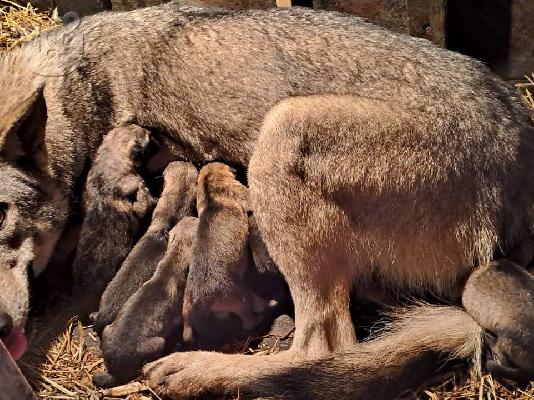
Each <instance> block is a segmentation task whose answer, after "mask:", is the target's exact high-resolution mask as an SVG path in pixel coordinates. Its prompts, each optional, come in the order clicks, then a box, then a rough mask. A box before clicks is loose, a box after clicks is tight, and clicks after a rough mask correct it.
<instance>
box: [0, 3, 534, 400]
mask: <svg viewBox="0 0 534 400" xmlns="http://www.w3.org/2000/svg"><path fill="white" fill-rule="evenodd" d="M117 26H120V27H121V29H120V30H117ZM72 28H73V26H67V27H66V28H64V29H63V30H60V31H57V32H51V33H48V34H45V35H44V36H43V37H42V38H39V39H37V40H35V41H33V42H32V43H30V44H27V45H25V46H22V47H20V48H19V49H15V50H13V51H10V52H8V53H6V54H4V55H3V56H2V57H1V59H0V87H2V92H1V93H0V121H1V124H0V126H1V127H2V128H1V129H0V143H2V144H1V145H0V148H1V150H2V151H4V150H5V149H6V148H9V145H10V144H11V145H12V144H13V143H16V141H17V140H16V139H17V138H18V137H25V138H26V139H27V138H29V137H32V138H40V140H38V141H37V143H40V142H42V143H43V146H41V147H39V148H37V149H36V148H31V149H29V148H26V149H25V150H24V149H23V150H24V151H23V154H25V155H26V157H25V159H26V160H28V159H30V160H31V164H33V165H34V166H36V167H37V168H39V169H40V170H41V171H42V173H43V174H45V176H46V177H47V178H48V179H50V181H51V182H52V183H53V185H54V186H55V188H56V189H55V190H58V191H59V192H61V193H63V194H64V195H67V196H70V203H69V205H70V206H72V205H73V201H74V200H73V199H75V197H76V194H77V193H76V182H77V180H79V179H80V178H81V177H82V176H83V174H82V173H83V171H84V168H86V166H87V165H88V164H89V163H90V161H91V159H92V156H93V155H94V152H95V150H96V148H97V147H98V145H99V143H100V141H101V138H102V136H103V135H104V134H105V133H106V132H107V131H108V130H109V129H110V128H111V127H114V126H117V125H118V124H121V123H124V122H133V123H137V124H139V125H141V126H147V127H151V128H157V129H159V130H161V131H162V133H163V134H164V135H165V137H166V138H167V144H168V145H169V146H170V147H171V149H172V150H173V152H174V153H175V154H176V155H177V156H179V157H183V158H184V159H187V160H189V161H192V162H195V163H199V164H201V163H205V162H208V161H213V160H221V161H224V162H225V163H230V164H234V165H237V166H242V167H246V166H248V172H249V183H250V198H251V205H252V209H253V211H254V213H255V217H256V219H257V222H258V227H259V231H260V232H261V236H262V238H263V240H264V242H265V244H266V247H267V249H268V252H269V254H270V255H271V256H272V258H273V260H274V261H275V262H276V265H278V267H279V268H280V270H281V272H282V274H283V275H284V277H285V278H286V280H287V282H288V284H289V288H290V291H291V295H292V298H293V300H294V303H295V317H296V333H295V341H294V345H293V347H292V349H291V350H290V351H289V352H287V353H286V354H283V355H280V356H277V357H275V356H273V357H266V358H265V359H264V360H263V359H262V358H261V357H249V358H246V357H244V358H243V357H237V358H232V356H226V355H220V354H209V353H208V354H205V353H182V354H178V353H177V354H174V355H171V356H168V357H167V358H165V359H163V360H162V361H160V363H158V364H157V365H158V366H160V367H157V368H153V366H151V367H149V368H148V369H147V371H148V376H149V378H150V379H151V381H152V383H153V385H154V386H155V387H156V388H157V389H158V390H160V391H166V392H167V393H168V394H169V395H170V396H171V397H174V398H182V397H186V396H189V395H194V394H196V393H199V392H200V393H202V392H207V391H220V390H224V391H228V390H231V389H232V388H236V386H235V385H236V384H241V385H243V384H247V382H250V381H252V380H253V379H254V377H255V376H257V375H258V374H261V368H262V365H265V364H266V363H267V364H268V365H271V366H272V365H277V366H278V367H279V368H284V360H285V361H287V360H292V361H293V362H295V361H297V360H304V359H314V358H318V357H322V356H326V355H327V354H329V353H331V352H335V351H346V350H347V349H351V348H353V347H354V346H355V345H356V338H355V336H354V331H353V327H352V322H351V319H350V316H349V315H348V311H347V310H348V298H349V291H350V288H351V286H353V284H354V283H355V282H357V283H359V282H362V283H363V284H365V282H366V280H368V279H369V277H371V276H373V277H375V278H376V279H378V280H379V281H380V283H381V284H382V285H383V287H384V288H386V289H388V290H394V291H398V292H400V293H402V294H404V295H408V296H409V295H413V296H418V295H420V294H421V292H434V293H437V294H439V295H441V296H442V297H444V298H447V297H452V296H453V295H454V294H456V293H458V291H459V290H460V289H461V282H463V280H464V279H465V278H466V277H467V276H468V275H469V273H470V272H471V271H472V270H474V269H475V268H476V267H478V266H479V265H483V264H485V263H486V262H488V261H489V260H490V259H491V258H492V255H493V252H494V250H495V249H497V248H500V249H502V250H503V252H504V255H505V256H506V254H507V253H508V252H509V251H511V250H512V249H513V248H516V247H517V246H520V244H521V243H522V242H524V241H528V240H531V235H532V229H531V228H532V225H533V222H534V221H533V216H532V211H533V210H532V206H533V198H534V176H533V175H534V168H533V167H534V165H533V164H534V154H532V149H533V148H534V134H533V133H534V131H533V128H532V126H531V124H530V119H529V114H528V112H527V111H526V110H525V109H524V108H523V107H522V106H521V105H520V103H519V101H518V100H517V99H516V98H515V94H514V92H513V90H512V89H511V88H509V87H508V86H507V85H506V84H505V83H504V82H502V81H501V80H500V79H499V78H497V77H496V76H495V75H493V74H492V73H491V72H490V71H489V70H488V69H487V68H486V67H484V66H483V65H482V64H480V63H479V62H477V61H474V60H472V59H470V58H468V57H465V56H462V55H459V54H455V53H452V52H449V51H446V50H443V49H439V48H437V47H434V46H433V45H431V44H430V43H428V42H426V41H424V40H420V39H414V38H409V37H405V36H401V35H397V34H393V33H390V32H387V31H385V30H383V29H380V28H378V27H375V26H373V25H370V24H367V23H364V22H363V21H361V20H360V19H358V18H354V17H350V16H345V15H341V14H336V13H328V12H315V11H304V10H299V9H295V10H270V11H246V12H226V11H210V10H202V9H193V8H190V9H179V8H178V7H177V5H175V4H173V3H170V4H167V5H163V6H161V7H155V8H147V9H143V10H138V11H134V12H131V13H116V14H114V13H104V14H100V15H97V16H94V17H91V18H87V19H85V20H83V21H82V23H81V25H80V26H79V27H78V28H77V29H75V30H73V31H72V32H73V33H72V34H68V35H65V33H66V32H69V30H71V29H72ZM82 49H83V52H82ZM162 55H164V56H162ZM36 73H39V74H40V75H38V74H36ZM43 75H44V76H43ZM58 75H59V76H58ZM43 84H44V92H43V95H42V96H41V94H40V91H39V89H38V88H39V87H41V88H42V87H43ZM24 98H27V99H30V100H29V101H28V102H26V104H30V106H29V107H18V106H17V105H18V104H19V103H21V102H22V100H23V99H24ZM43 98H44V100H45V104H46V109H47V117H48V118H47V121H46V133H45V135H44V139H43V135H42V130H43V129H42V128H43V124H42V123H41V124H40V125H38V127H40V128H41V129H40V130H37V131H36V129H35V127H34V129H30V128H31V127H29V129H28V130H21V129H20V126H21V124H20V122H21V121H28V120H31V121H39V119H34V118H27V117H28V116H35V115H36V113H35V112H34V111H35V109H36V108H35V107H34V105H35V104H36V103H38V102H41V103H42V99H43ZM31 99H34V101H31ZM22 103H24V102H22ZM37 115H38V114H37ZM6 127H7V128H6ZM36 132H37V133H39V132H41V135H39V134H36ZM25 142H28V141H27V140H26V141H25ZM43 148H46V150H47V153H46V157H45V156H44V152H43V151H42V150H43ZM28 156H30V157H28ZM11 157H12V158H11V159H10V158H9V157H6V155H4V156H2V162H1V163H0V176H1V177H2V185H3V186H6V187H13V183H12V180H11V179H12V178H11V175H10V174H11V172H9V171H11V170H10V168H16V173H17V174H22V175H23V176H25V177H28V175H29V176H31V177H33V176H34V173H31V172H28V171H27V170H23V169H22V166H20V163H19V165H18V166H16V167H13V165H14V161H21V158H20V157H18V156H11ZM13 157H15V158H16V160H13ZM44 167H46V168H44ZM18 193H19V192H18V191H15V194H14V195H11V197H10V198H8V200H7V201H8V202H9V203H10V204H13V202H15V204H16V205H17V207H22V208H24V209H25V212H28V213H30V212H33V211H35V209H36V208H37V207H41V206H42V202H39V203H31V204H29V205H27V204H25V203H20V202H17V200H16V199H18V197H17V196H18ZM53 207H57V205H53ZM54 214H55V215H60V216H65V219H62V218H60V219H59V221H58V224H57V225H59V227H61V226H62V224H63V225H64V223H65V221H66V216H67V215H68V210H67V209H66V207H62V208H61V209H60V212H56V213H54ZM9 217H10V216H9V215H8V218H9ZM22 221H24V224H25V225H26V226H27V229H28V230H29V231H30V232H32V233H31V234H28V235H27V236H26V237H27V238H29V239H31V240H33V238H34V237H35V235H36V234H35V232H38V231H39V229H38V228H36V226H37V225H35V224H34V223H33V221H32V220H31V219H28V220H26V219H24V220H22ZM39 232H40V231H39ZM54 242H55V240H53V238H50V240H48V241H47V245H48V248H49V247H53V244H54ZM0 245H2V246H6V242H5V239H4V240H2V241H0ZM20 252H21V250H20V247H18V246H17V247H16V249H15V250H14V251H11V252H10V254H17V255H18V254H20ZM28 254H29V255H30V256H31V255H32V252H31V251H30V252H29V253H28ZM25 264H26V265H27V264H28V262H25ZM44 264H46V262H45V263H44ZM26 292H27V291H26ZM18 297H19V293H18V292H17V293H15V292H12V291H8V292H7V294H6V295H5V298H4V299H2V302H3V303H4V302H8V303H16V302H19V299H18ZM25 300H27V299H25ZM25 300H24V299H23V300H22V301H20V302H24V301H25ZM3 307H5V306H3ZM23 311H24V310H23ZM16 319H17V320H18V321H21V323H24V321H25V317H24V316H23V312H18V313H17V316H16ZM453 347H454V346H453ZM184 360H186V361H187V362H183V361H184ZM277 360H278V362H276V363H275V362H274V361H277ZM234 361H235V362H237V363H239V365H238V366H236V365H234V364H232V363H233V362H234ZM228 363H230V365H233V367H235V368H227V369H226V370H227V371H230V372H232V374H230V375H227V374H226V373H225V372H224V370H223V367H228V366H229V364H228ZM236 368H237V370H236ZM199 371H202V372H201V373H199ZM245 371H246V373H245ZM195 372H196V373H195ZM184 377H185V378H187V379H183V378H184Z"/></svg>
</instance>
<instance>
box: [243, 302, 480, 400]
mask: <svg viewBox="0 0 534 400" xmlns="http://www.w3.org/2000/svg"><path fill="white" fill-rule="evenodd" d="M481 347H482V331H481V328H480V327H479V326H478V325H477V324H476V322H475V321H474V320H473V319H472V318H471V317H470V316H469V315H467V314H466V313H465V312H464V311H463V310H462V309H460V308H456V307H448V306H430V305H420V306H414V307H411V308H409V309H406V310H404V311H402V312H400V313H396V315H395V321H394V322H393V323H392V324H391V327H390V328H388V329H387V331H383V332H382V333H381V334H380V335H379V336H378V337H376V338H374V339H372V340H369V341H366V342H362V343H360V344H358V346H357V347H356V348H355V349H354V351H351V352H346V353H338V354H334V355H332V356H330V357H327V358H323V359H319V360H315V361H306V362H299V363H296V364H295V365H294V366H291V367H288V368H287V369H285V370H282V371H280V370H278V371H277V372H275V373H272V374H267V375H264V376H262V377H261V378H259V379H257V380H255V381H254V382H253V383H252V384H251V385H250V387H247V388H242V389H244V392H245V393H246V392H249V391H250V393H247V394H250V395H251V396H259V397H262V398H270V399H286V400H297V399H299V400H300V399H302V400H304V399H307V400H309V399H322V400H344V399H350V400H356V399H392V398H397V397H398V396H399V395H401V394H402V393H403V392H405V391H407V390H416V389H419V388H421V387H422V386H423V385H425V384H429V383H432V382H434V381H435V380H437V379H443V377H444V376H446V375H449V374H450V373H451V372H452V371H454V370H455V368H457V367H458V366H462V367H464V366H465V365H466V362H467V361H471V360H474V361H475V362H476V365H477V366H479V365H480V354H481ZM245 393H243V394H245ZM247 397H248V396H247Z"/></svg>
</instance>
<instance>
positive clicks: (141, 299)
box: [95, 217, 198, 386]
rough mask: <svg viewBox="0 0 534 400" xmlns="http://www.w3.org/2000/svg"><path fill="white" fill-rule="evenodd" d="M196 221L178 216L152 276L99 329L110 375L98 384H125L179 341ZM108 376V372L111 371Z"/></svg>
mask: <svg viewBox="0 0 534 400" xmlns="http://www.w3.org/2000/svg"><path fill="white" fill-rule="evenodd" d="M197 226H198V220H197V219H196V218H193V217H186V218H184V219H182V220H181V221H180V222H179V223H178V224H177V225H176V226H175V227H174V228H173V229H172V230H171V231H170V232H169V245H168V248H167V251H166V252H165V255H164V256H163V258H162V260H161V261H160V263H159V264H158V266H157V269H156V271H155V273H154V276H152V278H150V279H149V280H148V281H147V282H145V283H144V284H143V285H142V286H141V288H140V289H139V290H138V291H137V292H135V293H134V294H133V295H132V297H130V298H129V299H128V301H127V302H126V304H125V305H124V306H123V307H122V308H121V309H120V311H119V313H118V315H117V317H116V318H115V320H114V321H113V323H112V324H111V325H108V326H107V327H106V328H105V329H104V332H103V334H102V352H103V354H104V360H105V362H106V367H107V370H108V373H109V375H108V374H100V375H96V376H95V382H96V383H98V384H99V385H100V386H109V385H110V384H113V385H116V384H119V383H125V382H127V381H128V380H130V379H133V378H135V377H136V376H137V375H139V373H140V372H141V368H142V367H143V365H144V364H145V363H146V362H149V361H154V360H156V359H158V358H159V357H161V356H163V355H164V354H165V349H167V352H169V351H170V349H172V348H173V346H174V345H175V344H177V343H179V342H180V339H181V338H180V334H181V332H180V330H179V328H180V327H181V326H183V325H182V324H183V321H182V303H183V298H184V297H183V296H184V291H185V285H186V282H187V275H188V272H189V265H190V263H191V254H192V249H193V243H194V240H195V237H196V234H197ZM110 375H111V376H110Z"/></svg>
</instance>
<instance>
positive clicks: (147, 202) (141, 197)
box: [133, 183, 156, 218]
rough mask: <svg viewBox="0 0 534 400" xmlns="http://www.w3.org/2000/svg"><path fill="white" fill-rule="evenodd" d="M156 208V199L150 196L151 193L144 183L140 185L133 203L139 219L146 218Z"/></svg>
mask: <svg viewBox="0 0 534 400" xmlns="http://www.w3.org/2000/svg"><path fill="white" fill-rule="evenodd" d="M155 206H156V199H155V198H154V197H153V196H152V195H151V194H150V191H149V190H148V188H147V187H146V186H145V184H144V183H141V184H140V185H139V188H138V189H137V193H136V198H135V201H134V203H133V210H134V212H135V215H137V216H138V217H139V218H145V217H146V216H147V215H148V214H149V213H150V212H151V211H152V210H153V208H154V207H155Z"/></svg>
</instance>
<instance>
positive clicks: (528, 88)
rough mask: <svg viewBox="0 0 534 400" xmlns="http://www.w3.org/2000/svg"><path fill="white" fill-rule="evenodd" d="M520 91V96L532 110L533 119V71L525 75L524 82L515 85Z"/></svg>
mask: <svg viewBox="0 0 534 400" xmlns="http://www.w3.org/2000/svg"><path fill="white" fill-rule="evenodd" d="M515 86H516V87H517V89H518V90H519V93H521V98H522V99H523V101H524V102H525V104H526V105H527V107H529V108H530V109H531V110H532V119H533V120H534V72H533V73H532V74H531V75H530V76H529V75H526V76H525V81H524V82H519V83H517V84H516V85H515Z"/></svg>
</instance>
